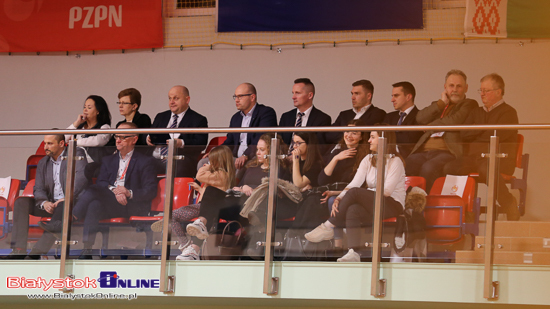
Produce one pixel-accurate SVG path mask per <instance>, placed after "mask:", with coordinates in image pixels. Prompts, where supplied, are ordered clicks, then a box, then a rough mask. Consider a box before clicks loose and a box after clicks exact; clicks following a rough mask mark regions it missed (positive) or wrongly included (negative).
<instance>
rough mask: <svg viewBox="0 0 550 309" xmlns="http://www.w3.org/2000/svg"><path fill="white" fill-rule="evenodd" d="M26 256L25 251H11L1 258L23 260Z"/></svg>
mask: <svg viewBox="0 0 550 309" xmlns="http://www.w3.org/2000/svg"><path fill="white" fill-rule="evenodd" d="M26 256H27V250H22V249H13V250H12V251H11V253H10V254H8V255H6V256H3V257H2V259H4V260H24V259H25V257H26Z"/></svg>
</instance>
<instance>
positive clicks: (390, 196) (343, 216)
mask: <svg viewBox="0 0 550 309" xmlns="http://www.w3.org/2000/svg"><path fill="white" fill-rule="evenodd" d="M381 134H382V132H375V131H373V132H371V133H370V139H369V143H370V150H371V154H369V155H367V156H366V157H365V158H364V159H363V161H361V164H360V165H359V168H358V169H357V173H356V174H355V176H354V177H353V180H352V181H351V182H350V184H349V185H348V186H347V187H346V188H345V189H344V191H343V192H342V193H340V195H338V197H337V198H336V199H335V200H334V203H333V204H332V212H331V214H330V215H331V217H330V218H329V219H328V220H327V221H325V222H324V223H321V224H320V225H319V226H318V227H317V228H315V229H314V230H313V231H311V232H309V233H306V234H305V237H306V239H307V240H309V241H310V242H314V243H315V242H320V241H323V240H329V239H332V238H334V228H335V227H339V228H346V231H347V236H348V242H347V244H348V248H349V251H348V253H346V254H345V255H344V256H343V257H341V258H339V259H338V262H359V261H360V259H361V256H360V252H358V251H359V250H361V249H362V248H364V245H363V244H362V243H361V226H362V225H372V222H373V216H374V204H375V196H376V191H375V190H376V175H377V169H376V160H377V157H376V152H377V150H378V138H379V136H380V135H381ZM385 136H386V138H387V139H388V143H387V145H388V151H387V153H388V155H386V159H385V160H386V173H385V180H384V203H383V205H384V209H383V212H382V213H383V217H384V218H385V219H386V218H391V217H395V216H398V215H400V214H401V213H402V212H403V209H404V205H405V195H406V191H405V168H404V165H403V159H402V158H401V156H400V155H399V153H398V152H397V149H396V148H395V139H396V138H395V134H394V133H393V132H385ZM365 182H366V184H367V187H366V188H363V187H362V185H363V183H365Z"/></svg>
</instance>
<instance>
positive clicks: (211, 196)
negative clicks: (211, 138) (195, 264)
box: [186, 145, 241, 259]
mask: <svg viewBox="0 0 550 309" xmlns="http://www.w3.org/2000/svg"><path fill="white" fill-rule="evenodd" d="M215 156H216V157H215ZM209 157H210V160H211V163H210V164H208V165H206V166H205V167H204V168H201V169H200V170H199V173H197V180H199V181H201V180H202V181H204V182H205V183H214V184H216V186H207V187H205V189H204V192H203V194H202V199H201V207H200V211H199V217H198V219H197V220H195V221H193V223H192V224H188V225H187V227H186V231H187V234H188V235H190V236H196V237H197V238H198V239H199V240H204V239H206V238H208V235H209V231H210V230H211V229H212V227H214V226H216V224H217V223H218V221H219V219H220V218H223V219H225V220H227V221H233V220H239V218H240V216H239V212H240V210H241V205H239V204H238V203H237V202H236V201H235V199H234V198H231V197H229V196H227V192H226V191H227V190H229V189H230V188H232V187H233V186H234V185H235V164H234V163H233V154H232V153H231V150H230V149H229V147H227V146H225V145H221V146H218V147H216V148H214V149H213V150H212V151H211V152H210V156H209ZM214 162H216V163H214ZM191 248H192V250H193V251H195V252H194V253H192V254H193V255H195V254H196V255H197V256H198V246H191ZM189 250H191V249H189ZM197 259H198V258H197Z"/></svg>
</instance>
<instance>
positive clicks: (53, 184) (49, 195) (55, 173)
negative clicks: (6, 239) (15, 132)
mask: <svg viewBox="0 0 550 309" xmlns="http://www.w3.org/2000/svg"><path fill="white" fill-rule="evenodd" d="M65 146H66V144H65V136H64V135H63V134H58V135H46V136H44V150H45V152H46V156H45V157H44V158H42V160H40V162H38V167H37V169H36V179H35V185H34V198H32V197H20V198H18V199H17V200H16V201H15V205H14V207H13V225H14V227H13V233H12V236H11V246H12V249H13V250H12V252H11V253H10V255H9V256H8V258H10V259H24V258H25V257H26V256H27V237H28V233H29V215H33V216H38V217H52V220H62V218H63V204H64V200H65V181H66V176H67V160H62V157H63V156H66V155H67V154H66V151H65ZM77 155H81V156H82V155H84V152H83V151H82V150H81V149H78V150H77ZM85 167H86V160H78V161H76V166H75V178H74V179H75V183H74V191H75V192H74V193H75V195H74V196H75V197H77V196H78V195H79V194H80V192H82V190H83V189H84V188H85V187H86V185H87V183H88V180H87V179H86V177H85V176H84V168H85ZM55 240H56V237H55V236H54V235H53V234H50V233H46V232H45V233H44V234H43V235H42V237H40V239H39V240H38V242H37V243H36V244H35V245H34V247H33V248H32V250H31V252H30V254H29V258H32V259H38V258H40V254H44V253H47V252H48V250H49V249H50V248H51V246H52V245H53V244H54V242H55Z"/></svg>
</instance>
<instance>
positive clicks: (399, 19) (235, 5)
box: [218, 0, 423, 32]
mask: <svg viewBox="0 0 550 309" xmlns="http://www.w3.org/2000/svg"><path fill="white" fill-rule="evenodd" d="M422 27H423V20H422V0H218V32H240V31H342V30H380V29H421V28H422Z"/></svg>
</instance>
